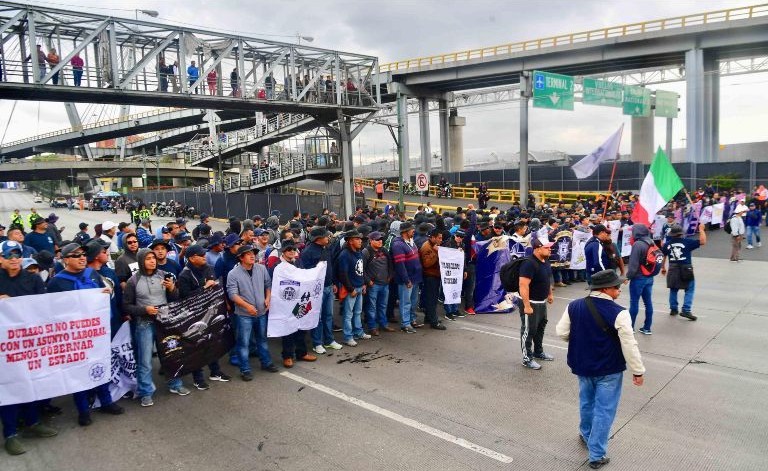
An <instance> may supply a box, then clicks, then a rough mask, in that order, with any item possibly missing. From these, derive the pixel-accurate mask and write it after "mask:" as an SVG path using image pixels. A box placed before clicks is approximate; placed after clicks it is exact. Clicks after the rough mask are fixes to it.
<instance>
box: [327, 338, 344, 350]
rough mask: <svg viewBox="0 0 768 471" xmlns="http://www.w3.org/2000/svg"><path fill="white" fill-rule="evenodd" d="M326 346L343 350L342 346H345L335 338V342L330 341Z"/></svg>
mask: <svg viewBox="0 0 768 471" xmlns="http://www.w3.org/2000/svg"><path fill="white" fill-rule="evenodd" d="M325 348H330V349H331V350H341V349H342V348H344V346H343V345H342V344H340V343H339V342H337V341H335V340H334V341H333V342H331V343H329V344H328V345H325Z"/></svg>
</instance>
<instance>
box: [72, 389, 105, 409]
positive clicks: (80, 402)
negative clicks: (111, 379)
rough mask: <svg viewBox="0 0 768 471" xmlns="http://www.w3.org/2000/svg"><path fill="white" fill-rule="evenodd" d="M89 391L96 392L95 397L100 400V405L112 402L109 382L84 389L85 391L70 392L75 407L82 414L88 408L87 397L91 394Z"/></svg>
mask: <svg viewBox="0 0 768 471" xmlns="http://www.w3.org/2000/svg"><path fill="white" fill-rule="evenodd" d="M91 391H93V392H95V393H96V397H98V398H99V402H101V407H104V406H108V405H110V404H112V395H111V394H109V383H105V384H100V385H98V386H96V387H95V388H93V389H86V390H85V391H80V392H76V393H74V394H72V399H74V401H75V407H77V412H78V413H80V414H83V413H86V412H88V411H89V410H90V408H91V407H90V406H91V405H90V404H89V400H88V399H89V396H90V395H91Z"/></svg>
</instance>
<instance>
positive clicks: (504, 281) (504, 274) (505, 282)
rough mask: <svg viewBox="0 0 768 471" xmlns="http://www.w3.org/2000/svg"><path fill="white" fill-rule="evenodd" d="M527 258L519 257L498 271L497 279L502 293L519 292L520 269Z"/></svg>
mask: <svg viewBox="0 0 768 471" xmlns="http://www.w3.org/2000/svg"><path fill="white" fill-rule="evenodd" d="M526 260H529V257H520V258H516V259H514V260H512V261H511V262H507V263H505V264H504V265H503V266H502V267H501V270H500V271H499V279H500V280H501V286H502V287H503V288H504V291H507V292H509V293H516V292H518V291H520V267H521V266H522V265H523V262H524V261H526Z"/></svg>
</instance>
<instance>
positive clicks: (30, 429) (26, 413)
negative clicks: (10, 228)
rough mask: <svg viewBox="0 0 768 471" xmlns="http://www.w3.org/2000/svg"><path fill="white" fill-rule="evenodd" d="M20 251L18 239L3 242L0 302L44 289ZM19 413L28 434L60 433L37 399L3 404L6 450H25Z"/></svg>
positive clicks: (0, 414) (0, 408)
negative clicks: (43, 418)
mask: <svg viewBox="0 0 768 471" xmlns="http://www.w3.org/2000/svg"><path fill="white" fill-rule="evenodd" d="M21 254H22V246H21V244H19V243H18V242H14V241H5V242H2V243H0V303H1V302H3V299H4V298H14V297H17V296H28V295H33V294H43V293H45V285H43V280H42V278H40V277H39V276H38V275H35V274H32V273H29V272H28V271H26V270H23V269H22V268H21V260H22V258H21ZM20 416H21V417H22V418H23V419H24V424H25V425H26V427H25V428H24V433H25V435H27V436H33V437H40V438H47V437H54V436H56V435H58V433H59V432H58V431H57V430H56V429H54V428H52V427H48V426H47V425H43V424H42V423H40V413H39V408H38V405H37V403H34V402H30V403H26V404H10V405H7V406H0V419H2V424H3V438H5V450H6V451H7V452H8V454H9V455H21V454H23V453H26V450H25V449H24V445H23V444H22V443H21V441H20V440H19V437H18V429H17V427H18V421H19V417H20Z"/></svg>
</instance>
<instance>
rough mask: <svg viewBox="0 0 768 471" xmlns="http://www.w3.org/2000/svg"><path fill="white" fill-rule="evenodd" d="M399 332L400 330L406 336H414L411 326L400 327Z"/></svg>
mask: <svg viewBox="0 0 768 471" xmlns="http://www.w3.org/2000/svg"><path fill="white" fill-rule="evenodd" d="M400 330H402V331H403V332H405V333H406V334H415V333H416V329H414V328H413V327H411V326H406V327H401V328H400Z"/></svg>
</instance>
